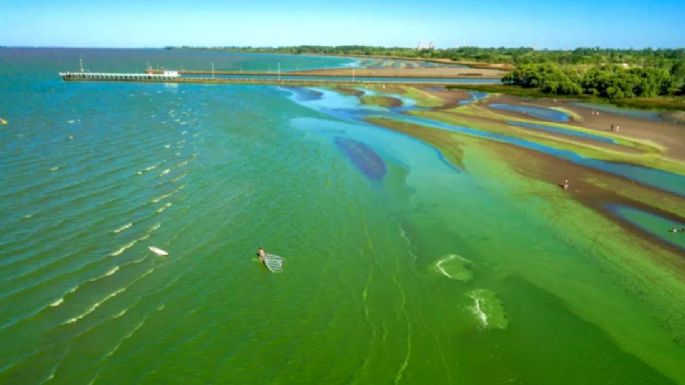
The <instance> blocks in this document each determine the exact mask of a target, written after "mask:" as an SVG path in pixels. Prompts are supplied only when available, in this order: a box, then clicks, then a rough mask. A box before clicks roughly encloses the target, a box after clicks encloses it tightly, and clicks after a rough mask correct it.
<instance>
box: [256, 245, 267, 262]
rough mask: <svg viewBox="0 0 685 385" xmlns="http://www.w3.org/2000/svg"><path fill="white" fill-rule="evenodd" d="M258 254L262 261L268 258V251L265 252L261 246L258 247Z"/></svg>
mask: <svg viewBox="0 0 685 385" xmlns="http://www.w3.org/2000/svg"><path fill="white" fill-rule="evenodd" d="M257 255H258V256H259V260H260V261H261V262H264V260H265V259H266V253H265V252H264V249H263V248H261V247H260V248H259V249H257Z"/></svg>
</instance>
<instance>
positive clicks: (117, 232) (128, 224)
mask: <svg viewBox="0 0 685 385" xmlns="http://www.w3.org/2000/svg"><path fill="white" fill-rule="evenodd" d="M131 226H133V223H132V222H129V223H127V224H125V225H123V226H121V227H119V228H117V229H116V230H114V231H112V232H113V233H114V234H119V233H120V232H122V231H124V230H126V229H128V228H130V227H131Z"/></svg>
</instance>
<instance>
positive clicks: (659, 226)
mask: <svg viewBox="0 0 685 385" xmlns="http://www.w3.org/2000/svg"><path fill="white" fill-rule="evenodd" d="M609 208H610V210H611V211H612V212H613V213H615V214H616V215H618V216H620V217H621V218H623V219H625V220H627V221H628V222H629V223H631V224H632V225H634V226H636V227H638V228H640V229H642V230H644V231H646V232H647V233H649V234H650V235H652V236H654V237H656V238H659V239H661V240H662V241H664V242H666V243H669V244H671V245H673V246H674V247H677V248H679V249H681V250H685V231H682V230H683V229H685V223H680V222H677V221H672V220H669V219H667V218H664V217H662V216H659V215H655V214H652V213H649V212H646V211H643V210H640V209H637V208H635V207H630V206H624V205H611V206H610V207H609ZM674 229H675V230H676V231H673V230H674Z"/></svg>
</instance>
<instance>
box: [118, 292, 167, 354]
mask: <svg viewBox="0 0 685 385" xmlns="http://www.w3.org/2000/svg"><path fill="white" fill-rule="evenodd" d="M163 309H164V304H162V305H160V306H158V307H157V308H156V309H155V310H154V311H162V310H163ZM126 310H127V309H124V311H123V312H124V313H125V312H126ZM154 311H153V312H154ZM153 312H150V313H148V314H147V315H145V317H143V319H142V320H140V322H138V323H137V324H136V326H134V327H133V329H131V331H129V332H128V333H126V335H125V336H124V338H122V339H121V340H120V341H119V343H117V344H116V345H115V346H114V348H112V350H110V351H109V353H107V354H106V355H105V357H111V356H112V355H114V353H116V352H117V350H119V348H120V347H121V345H122V344H123V343H124V342H125V341H126V340H128V339H129V338H131V337H132V336H133V335H134V334H135V333H136V332H137V331H138V330H140V328H141V327H143V324H144V323H145V321H147V319H148V318H150V316H151V315H152V313H153ZM122 315H123V314H122Z"/></svg>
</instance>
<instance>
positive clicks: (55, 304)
mask: <svg viewBox="0 0 685 385" xmlns="http://www.w3.org/2000/svg"><path fill="white" fill-rule="evenodd" d="M62 302H64V297H60V298H59V299H58V300H55V301H54V302H52V303H51V304H50V307H57V306H59V305H61V304H62Z"/></svg>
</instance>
